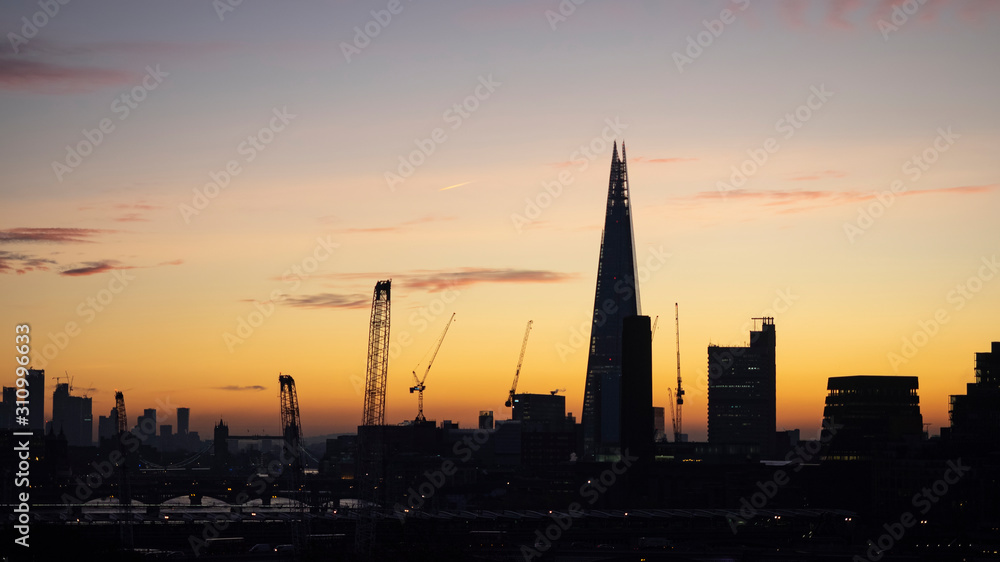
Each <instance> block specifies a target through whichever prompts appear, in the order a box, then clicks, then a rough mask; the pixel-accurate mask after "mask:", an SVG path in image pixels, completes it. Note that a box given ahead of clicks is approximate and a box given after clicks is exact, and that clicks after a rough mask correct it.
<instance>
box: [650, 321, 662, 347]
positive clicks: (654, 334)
mask: <svg viewBox="0 0 1000 562" xmlns="http://www.w3.org/2000/svg"><path fill="white" fill-rule="evenodd" d="M659 321H660V317H659V315H657V316H656V318H655V319H653V329H652V330H650V331H649V341H650V342H652V341H653V338H655V337H656V323H657V322H659Z"/></svg>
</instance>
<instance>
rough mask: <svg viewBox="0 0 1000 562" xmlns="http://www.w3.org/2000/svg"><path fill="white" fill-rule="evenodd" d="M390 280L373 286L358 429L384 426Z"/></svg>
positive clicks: (387, 370) (387, 368)
mask: <svg viewBox="0 0 1000 562" xmlns="http://www.w3.org/2000/svg"><path fill="white" fill-rule="evenodd" d="M391 285H392V279H389V280H386V281H379V282H378V283H375V294H374V295H373V296H372V315H371V323H370V326H369V328H368V374H367V381H366V383H365V407H364V413H363V415H362V419H361V425H385V380H386V375H387V373H388V372H389V296H390V295H389V292H390V287H391Z"/></svg>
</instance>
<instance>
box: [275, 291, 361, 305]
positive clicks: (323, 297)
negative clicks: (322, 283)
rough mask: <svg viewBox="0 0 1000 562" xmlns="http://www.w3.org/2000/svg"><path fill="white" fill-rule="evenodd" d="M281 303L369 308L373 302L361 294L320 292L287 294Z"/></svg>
mask: <svg viewBox="0 0 1000 562" xmlns="http://www.w3.org/2000/svg"><path fill="white" fill-rule="evenodd" d="M281 303H282V304H287V305H288V306H295V307H299V308H367V307H368V306H369V305H370V304H371V299H370V297H368V296H366V295H361V294H350V295H339V294H336V293H318V294H315V295H297V296H285V297H284V298H283V299H282V300H281Z"/></svg>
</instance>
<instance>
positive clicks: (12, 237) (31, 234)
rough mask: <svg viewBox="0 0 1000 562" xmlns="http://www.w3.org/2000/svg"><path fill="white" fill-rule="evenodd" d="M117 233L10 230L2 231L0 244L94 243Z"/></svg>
mask: <svg viewBox="0 0 1000 562" xmlns="http://www.w3.org/2000/svg"><path fill="white" fill-rule="evenodd" d="M112 232H117V231H116V230H103V229H97V228H9V229H7V230H0V244H12V243H15V242H48V243H59V242H94V240H92V238H94V237H96V236H98V235H101V234H108V233H112Z"/></svg>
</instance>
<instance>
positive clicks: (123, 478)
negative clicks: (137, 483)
mask: <svg viewBox="0 0 1000 562" xmlns="http://www.w3.org/2000/svg"><path fill="white" fill-rule="evenodd" d="M66 376H67V377H69V373H66ZM115 412H117V414H118V435H117V436H116V441H118V452H119V453H120V458H121V461H119V464H118V466H117V469H118V505H119V507H120V510H119V513H118V517H119V519H118V523H119V525H120V529H119V531H120V532H121V541H122V550H126V551H128V550H132V545H133V540H132V523H133V521H132V486H131V484H130V483H129V478H128V454H129V451H128V449H127V448H126V447H125V442H126V439H124V438H123V437H124V435H125V433H127V432H128V416H127V415H126V414H125V395H124V394H122V392H121V391H120V390H119V391H117V392H115Z"/></svg>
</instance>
